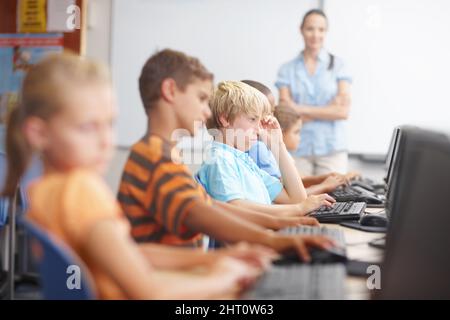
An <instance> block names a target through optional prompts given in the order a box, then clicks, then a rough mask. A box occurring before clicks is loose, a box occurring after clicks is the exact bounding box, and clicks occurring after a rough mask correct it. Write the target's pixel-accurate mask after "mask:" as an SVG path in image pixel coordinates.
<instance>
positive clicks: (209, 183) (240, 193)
mask: <svg viewBox="0 0 450 320" xmlns="http://www.w3.org/2000/svg"><path fill="white" fill-rule="evenodd" d="M196 178H197V179H198V181H199V182H200V183H201V184H202V185H203V187H204V188H205V189H206V191H207V192H208V194H209V195H210V196H211V197H212V198H214V199H216V200H219V201H224V202H228V201H232V200H237V199H243V200H249V201H252V202H256V203H261V204H271V203H272V201H273V200H274V199H275V198H276V197H277V196H278V195H279V194H280V192H281V190H282V189H283V185H282V184H281V182H280V180H279V179H277V178H274V177H272V176H271V175H269V174H268V173H267V172H265V171H264V170H261V169H259V168H258V166H257V165H256V163H255V162H254V161H253V160H252V159H251V158H250V157H249V155H248V154H246V153H245V152H242V151H240V150H237V149H235V148H233V147H231V146H228V145H226V144H223V143H219V142H212V145H211V149H210V152H209V154H208V158H207V159H206V161H205V162H204V163H203V164H202V166H201V168H200V170H199V171H198V173H197V177H196Z"/></svg>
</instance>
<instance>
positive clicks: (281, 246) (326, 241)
mask: <svg viewBox="0 0 450 320" xmlns="http://www.w3.org/2000/svg"><path fill="white" fill-rule="evenodd" d="M272 237H273V240H272V242H273V243H272V248H274V249H275V250H277V251H278V252H280V253H283V252H289V251H295V252H297V253H298V255H299V256H300V258H301V259H302V261H304V262H309V261H310V260H311V256H310V254H309V250H308V249H310V248H319V249H323V250H327V249H330V248H332V247H334V246H335V245H336V244H335V243H334V241H333V240H332V239H330V238H328V237H324V236H307V235H281V234H274V235H273V236H272Z"/></svg>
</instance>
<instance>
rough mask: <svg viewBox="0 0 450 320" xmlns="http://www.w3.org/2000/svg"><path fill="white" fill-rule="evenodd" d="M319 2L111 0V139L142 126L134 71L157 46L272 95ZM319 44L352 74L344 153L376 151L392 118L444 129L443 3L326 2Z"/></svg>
mask: <svg viewBox="0 0 450 320" xmlns="http://www.w3.org/2000/svg"><path fill="white" fill-rule="evenodd" d="M318 3H319V1H299V0H283V1H279V0H264V1H262V0H245V1H243V0H115V1H114V2H113V13H112V31H111V32H112V34H111V42H112V44H111V66H112V73H113V78H114V82H115V85H116V89H117V93H118V102H119V107H120V116H119V118H118V125H117V131H118V132H117V133H118V144H119V145H121V146H129V145H131V144H132V143H134V142H135V141H136V140H138V139H139V138H140V137H141V136H142V134H143V132H144V131H145V129H146V117H145V114H144V111H143V108H142V104H141V101H140V98H139V91H138V80H137V79H138V77H139V74H140V70H141V68H142V66H143V64H144V62H145V61H146V60H147V58H148V57H149V56H150V55H151V54H153V53H154V52H155V51H156V50H159V49H163V48H172V49H176V50H182V51H184V52H186V53H188V54H190V55H193V56H196V57H198V58H200V60H201V61H202V62H203V63H204V64H205V65H206V67H207V68H208V69H209V70H211V71H212V72H213V73H214V75H215V82H216V83H217V82H218V81H221V80H242V79H244V78H247V79H254V80H258V81H261V82H263V83H265V84H266V85H268V86H269V87H270V88H271V89H272V90H273V92H274V94H275V95H277V91H276V88H275V87H274V85H273V84H274V81H275V79H276V74H277V71H278V68H279V67H280V66H281V64H282V63H284V62H286V61H288V60H290V59H292V58H293V57H295V55H296V54H298V52H299V51H300V50H301V49H302V47H303V44H302V41H301V38H300V35H299V32H298V26H299V24H300V20H301V18H302V17H303V14H304V13H305V12H306V11H307V10H309V9H311V8H313V7H317V5H318ZM324 4H325V10H326V12H327V15H328V17H329V21H330V30H329V34H328V37H327V41H326V47H327V48H328V49H329V50H330V51H331V52H333V53H334V54H336V55H337V56H340V57H341V58H343V59H344V61H345V62H346V63H347V65H348V66H349V69H350V70H351V72H352V75H353V78H354V81H353V86H352V110H351V114H350V119H349V120H348V121H347V137H348V146H349V151H350V152H352V153H364V154H384V153H386V151H387V148H388V144H389V139H390V137H391V134H392V129H393V127H394V126H396V125H399V124H407V123H408V124H416V125H421V126H425V127H429V128H433V129H445V130H446V131H449V129H450V103H449V99H448V97H447V92H450V90H449V89H447V87H449V86H450V81H449V80H448V76H449V75H450V45H449V40H448V39H450V36H449V34H450V19H448V17H449V16H450V1H448V0H433V1H427V0H392V1H386V0H372V1H370V0H339V1H335V0H328V1H324Z"/></svg>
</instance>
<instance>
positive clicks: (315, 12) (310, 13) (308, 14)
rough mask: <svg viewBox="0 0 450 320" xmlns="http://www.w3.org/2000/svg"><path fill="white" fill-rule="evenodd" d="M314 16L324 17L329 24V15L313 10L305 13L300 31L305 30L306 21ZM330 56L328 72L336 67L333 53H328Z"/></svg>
mask: <svg viewBox="0 0 450 320" xmlns="http://www.w3.org/2000/svg"><path fill="white" fill-rule="evenodd" d="M313 14H317V15H319V16H321V17H324V18H325V20H326V21H327V23H328V18H327V15H326V14H325V12H323V10H320V9H311V10H309V11H308V12H306V13H305V15H304V16H303V20H302V23H301V24H300V29H303V27H304V25H305V21H306V19H307V18H308V17H309V16H310V15H313ZM328 54H329V55H330V63H329V64H328V70H332V69H333V67H334V55H332V54H331V53H328Z"/></svg>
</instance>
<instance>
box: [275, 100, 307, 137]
mask: <svg viewBox="0 0 450 320" xmlns="http://www.w3.org/2000/svg"><path fill="white" fill-rule="evenodd" d="M274 116H275V118H277V120H278V122H279V123H280V127H281V130H282V131H283V132H286V131H288V130H289V129H290V128H292V126H293V125H294V124H296V123H297V121H298V120H300V119H301V118H302V116H301V115H300V113H299V112H298V111H297V110H295V109H294V108H293V107H291V106H287V105H279V106H278V107H276V108H275V112H274Z"/></svg>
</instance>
